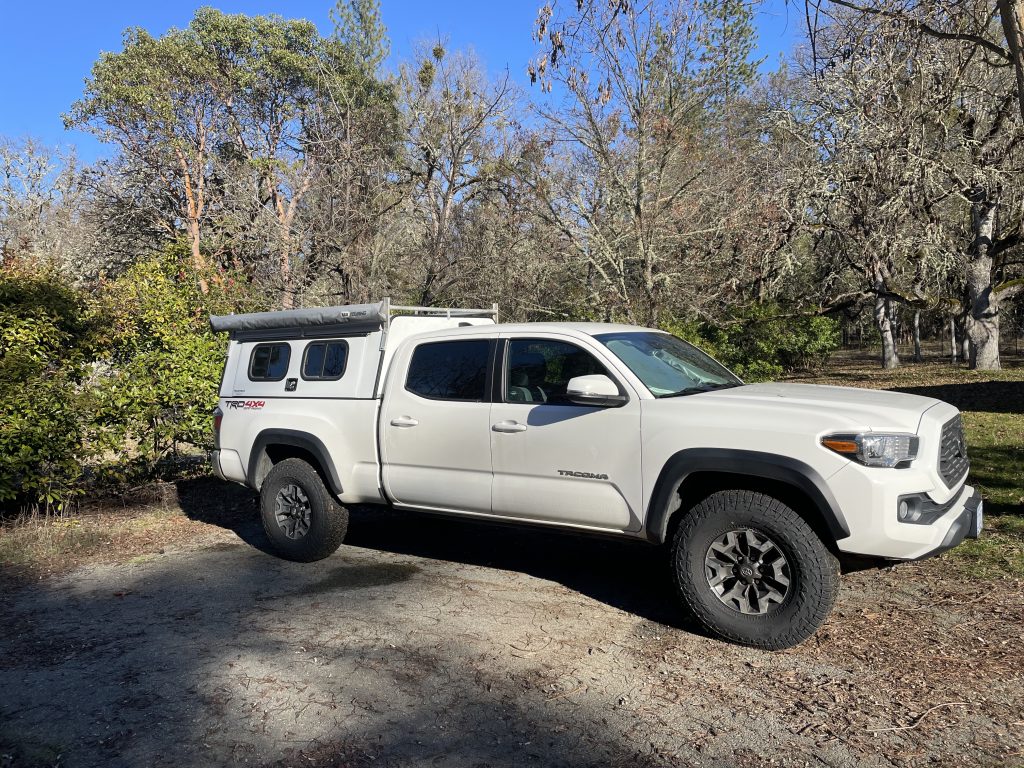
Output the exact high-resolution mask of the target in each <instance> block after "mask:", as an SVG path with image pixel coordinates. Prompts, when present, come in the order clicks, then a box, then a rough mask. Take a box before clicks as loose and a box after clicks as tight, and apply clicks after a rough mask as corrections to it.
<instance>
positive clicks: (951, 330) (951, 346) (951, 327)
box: [949, 315, 957, 365]
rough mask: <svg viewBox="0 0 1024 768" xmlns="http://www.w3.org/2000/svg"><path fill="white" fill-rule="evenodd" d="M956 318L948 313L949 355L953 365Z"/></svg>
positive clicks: (954, 360)
mask: <svg viewBox="0 0 1024 768" xmlns="http://www.w3.org/2000/svg"><path fill="white" fill-rule="evenodd" d="M956 351H957V350H956V318H955V317H953V316H952V315H950V317H949V356H950V357H951V358H952V359H953V365H956Z"/></svg>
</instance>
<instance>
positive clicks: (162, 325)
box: [98, 244, 262, 467]
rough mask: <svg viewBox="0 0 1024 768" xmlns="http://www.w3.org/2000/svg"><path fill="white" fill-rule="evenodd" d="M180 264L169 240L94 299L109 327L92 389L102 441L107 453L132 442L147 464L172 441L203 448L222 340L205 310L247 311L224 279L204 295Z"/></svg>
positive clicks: (181, 250)
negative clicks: (104, 368)
mask: <svg viewBox="0 0 1024 768" xmlns="http://www.w3.org/2000/svg"><path fill="white" fill-rule="evenodd" d="M188 264H189V262H188V260H187V257H186V255H185V246H184V245H182V244H177V245H175V246H172V247H171V248H169V249H168V251H167V253H166V254H164V255H163V256H162V257H161V258H159V259H157V260H154V261H148V262H141V263H139V264H136V265H135V266H133V267H132V268H131V269H129V270H128V271H127V272H126V273H125V274H124V275H123V276H122V277H120V278H119V279H117V280H115V281H113V282H112V283H110V284H108V285H106V286H105V287H104V290H103V292H102V294H101V297H100V304H101V311H102V312H103V314H104V316H105V318H106V320H107V322H108V323H109V324H110V329H111V339H110V345H109V348H108V351H107V360H106V361H107V363H108V365H109V374H108V375H107V377H106V378H105V379H104V380H103V382H102V383H101V384H100V386H99V389H98V399H99V415H98V420H99V425H100V426H101V427H102V436H103V441H104V444H105V445H106V446H108V447H109V448H110V449H111V450H114V451H117V450H123V448H124V446H134V453H135V455H136V456H137V457H138V458H139V459H141V460H142V461H144V462H145V464H146V465H147V466H149V467H152V465H153V464H154V463H155V462H156V461H158V460H159V459H160V458H162V457H163V456H165V455H166V454H167V453H168V452H170V451H174V450H176V449H177V446H178V444H179V443H188V444H191V445H194V446H199V447H204V448H205V447H210V446H211V442H212V435H211V432H210V421H211V420H210V414H211V412H212V411H213V408H214V406H215V405H216V402H217V387H218V385H219V383H220V378H221V371H222V368H223V363H224V339H223V338H220V337H217V336H215V335H214V334H213V333H212V332H211V331H210V328H209V315H210V314H211V313H217V312H230V311H236V310H239V309H241V310H243V311H244V310H246V309H252V308H254V307H252V306H251V305H248V304H247V303H246V301H245V298H244V294H243V293H242V292H241V291H240V290H239V288H238V284H237V283H235V282H234V281H233V280H231V279H230V277H227V278H226V279H221V280H218V281H216V283H215V284H214V287H213V288H212V289H211V291H210V293H209V294H208V295H205V296H204V295H203V294H202V293H200V291H199V289H198V288H197V287H196V286H197V285H198V280H197V279H196V278H197V276H196V275H195V274H194V273H193V270H192V267H191V266H185V265H188ZM260 308H262V307H260Z"/></svg>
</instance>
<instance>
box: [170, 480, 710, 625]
mask: <svg viewBox="0 0 1024 768" xmlns="http://www.w3.org/2000/svg"><path fill="white" fill-rule="evenodd" d="M177 489H178V503H179V505H180V506H181V509H182V510H183V511H184V513H185V515H186V516H188V517H189V518H191V519H193V520H198V521H200V522H204V523H207V524H209V525H216V526H219V527H221V528H226V529H228V530H231V531H232V532H234V533H235V535H236V536H238V538H239V539H241V540H242V541H243V542H244V543H246V544H248V545H249V546H251V547H253V548H255V549H257V550H260V551H261V552H265V553H268V554H273V550H272V549H271V547H270V542H269V541H268V540H267V537H266V535H265V534H264V532H263V528H262V525H261V523H260V520H259V517H258V509H257V497H256V495H255V494H254V493H252V492H251V491H249V490H248V489H246V488H242V487H241V486H236V485H233V484H230V483H224V482H221V481H219V480H217V479H216V478H212V477H203V478H196V479H189V480H181V481H179V482H178V483H177ZM345 547H359V548H361V549H371V550H378V551H381V552H390V553H393V554H402V555H409V556H413V557H422V558H429V559H432V560H443V561H447V562H453V563H463V564H466V565H475V566H483V567H487V568H497V569H500V570H504V571H516V572H519V573H523V574H526V575H529V576H533V577H536V578H539V579H544V580H547V581H551V582H555V583H558V584H561V585H563V586H564V587H566V588H568V589H571V590H574V591H576V592H579V593H580V594H583V595H586V596H588V597H590V598H593V599H594V600H599V601H601V602H603V603H606V604H608V605H611V606H613V607H615V608H618V609H620V610H623V611H627V612H629V613H632V614H635V615H637V616H640V617H642V618H645V619H648V620H650V621H656V622H658V623H660V624H665V625H669V626H673V627H678V628H681V629H685V630H687V631H690V632H696V633H698V634H703V633H702V632H701V631H700V630H699V628H697V627H696V626H695V625H693V624H692V623H691V622H690V621H689V620H688V619H687V617H686V615H685V614H684V612H683V611H682V610H681V608H680V607H679V605H678V602H677V600H676V596H675V593H674V590H673V587H672V579H671V573H670V570H669V563H668V552H667V550H666V549H665V548H664V547H654V546H651V545H648V544H642V543H639V542H632V541H619V540H616V539H612V538H603V537H598V536H593V535H578V534H574V533H567V532H562V531H559V530H555V529H550V528H533V527H526V526H514V525H502V524H498V523H492V522H480V521H475V520H462V519H455V518H449V517H442V516H437V515H427V514H420V513H414V512H401V511H396V510H391V509H387V508H384V507H369V506H367V507H354V508H352V509H351V510H350V518H349V529H348V534H347V536H346V538H345V543H344V544H343V545H342V552H343V551H344V548H345Z"/></svg>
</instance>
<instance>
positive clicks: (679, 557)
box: [671, 490, 839, 650]
mask: <svg viewBox="0 0 1024 768" xmlns="http://www.w3.org/2000/svg"><path fill="white" fill-rule="evenodd" d="M683 515H684V516H683V518H682V520H681V521H680V523H679V527H678V528H677V530H676V533H675V537H674V538H673V541H672V550H671V555H672V572H673V576H674V580H675V584H676V590H677V593H678V595H679V598H680V599H681V601H682V603H683V605H684V607H685V608H686V609H687V610H688V611H689V612H690V613H691V614H692V616H693V617H694V618H695V619H696V620H697V622H698V623H699V624H700V625H701V626H702V627H704V628H705V629H706V630H707V631H709V632H710V633H711V634H713V635H716V636H718V637H720V638H723V639H725V640H731V641H732V642H735V643H740V644H742V645H750V646H755V647H757V648H765V649H769V650H780V649H782V648H789V647H792V646H794V645H797V644H799V643H801V642H803V641H804V640H806V639H807V638H808V637H810V636H811V635H813V634H814V632H815V631H816V630H817V629H818V628H819V627H820V626H821V624H822V622H824V621H825V618H826V617H827V616H828V614H829V612H830V611H831V610H832V606H833V605H834V604H835V601H836V597H837V595H838V593H839V563H838V561H837V560H836V558H835V557H834V556H833V554H832V553H831V552H830V551H829V550H828V548H827V547H826V546H825V544H824V542H822V540H821V538H820V537H819V536H818V535H817V534H816V533H815V532H814V529H813V528H811V526H810V525H808V523H807V521H806V520H804V519H803V518H802V517H801V516H800V515H799V514H798V513H797V512H795V511H794V510H793V509H791V508H790V507H788V506H787V505H786V504H784V503H783V502H781V501H779V500H778V499H775V498H773V497H771V496H767V495H765V494H762V493H757V492H755V491H749V490H727V491H718V492H716V493H713V494H711V495H710V496H708V497H707V498H705V499H704V500H702V501H700V502H698V503H697V504H696V505H695V506H694V507H693V508H692V509H690V510H689V511H686V512H684V513H683ZM737 531H739V532H742V533H738V534H733V538H732V539H730V538H729V535H730V532H737ZM747 532H749V533H747ZM737 537H739V538H740V539H741V540H742V541H743V545H742V548H745V549H748V550H749V549H751V547H750V546H749V542H751V541H753V542H758V541H762V542H763V541H770V542H771V544H773V545H774V547H775V550H773V552H774V559H776V561H778V557H777V556H778V553H781V555H782V556H783V557H784V558H785V573H786V574H787V575H788V579H787V580H788V585H785V587H783V586H779V585H780V584H782V582H781V581H779V582H776V583H773V584H771V585H769V586H771V587H772V588H773V589H775V590H776V593H777V596H776V597H773V598H772V599H773V600H774V599H778V596H781V600H780V601H779V602H769V601H768V600H765V601H764V602H765V603H767V604H768V605H769V607H767V608H766V609H761V608H760V607H759V603H760V601H759V600H758V599H757V597H756V595H757V592H756V591H755V592H754V593H753V594H754V595H755V597H754V598H753V599H751V600H749V601H746V600H745V599H744V600H736V599H735V598H734V599H733V600H732V601H730V602H729V604H727V603H726V602H725V598H726V597H728V595H726V596H724V597H720V596H719V595H718V594H716V591H715V589H716V588H715V587H714V586H712V581H716V580H717V578H719V577H720V575H721V573H722V572H723V569H722V568H721V566H720V565H719V563H721V562H727V563H728V562H730V560H729V558H728V557H726V556H725V555H721V556H720V555H719V549H723V542H724V543H725V545H726V546H725V547H724V548H726V549H727V544H728V542H730V541H736V540H737ZM713 544H714V545H715V547H716V549H715V550H714V552H713V553H712V549H711V547H712V545H713ZM758 551H760V550H755V555H754V557H757V554H756V553H757V552H758ZM709 553H711V554H709ZM707 557H712V558H713V559H714V562H712V563H711V565H709V564H708V562H707V560H706V558H707ZM740 559H741V561H742V563H743V564H746V563H751V562H753V563H755V565H754V568H755V573H761V572H762V569H764V571H765V572H768V571H769V570H770V569H769V568H768V566H761V565H756V563H757V561H756V560H753V561H751V560H748V559H747V558H746V557H743V558H740ZM747 567H748V566H746V565H744V568H745V569H746V568H747ZM735 572H736V573H739V566H737V568H736V569H735ZM745 575H749V571H745ZM732 583H733V584H736V583H739V588H740V590H743V589H745V588H746V582H740V581H739V579H737V580H736V581H734V582H732ZM728 584H729V582H725V583H723V585H722V586H720V587H718V588H719V589H722V590H723V591H727V592H729V591H731V590H726V586H728ZM741 603H742V605H743V607H742V608H741V607H739V606H740V604H741ZM752 606H753V608H752ZM745 609H746V610H751V609H753V611H754V612H750V613H744V612H742V611H743V610H745ZM757 611H762V612H757Z"/></svg>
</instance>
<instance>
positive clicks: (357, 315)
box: [210, 297, 498, 339]
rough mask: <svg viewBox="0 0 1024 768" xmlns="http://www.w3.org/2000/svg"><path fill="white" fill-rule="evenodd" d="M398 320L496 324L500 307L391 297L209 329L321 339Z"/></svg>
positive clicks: (236, 318)
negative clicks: (411, 302)
mask: <svg viewBox="0 0 1024 768" xmlns="http://www.w3.org/2000/svg"><path fill="white" fill-rule="evenodd" d="M397 316H414V317H448V318H452V317H490V318H491V319H493V320H494V322H495V323H497V322H498V305H497V304H492V305H491V308H490V309H460V308H449V307H412V306H404V305H399V304H392V303H391V299H390V297H388V298H385V299H384V300H383V301H380V302H377V303H376V304H348V305H345V306H339V307H313V308H309V309H286V310H279V311H276V312H253V313H249V314H242V315H211V316H210V328H211V329H213V331H214V332H215V333H230V334H231V338H233V339H234V338H240V337H248V338H255V337H256V336H261V337H262V336H280V335H282V332H285V331H296V330H298V331H299V335H301V336H318V335H323V334H324V333H327V332H333V331H336V330H344V331H352V330H355V329H356V328H360V329H374V330H376V329H378V328H383V329H384V331H385V333H386V332H387V330H388V327H389V326H390V325H391V320H392V318H394V317H397ZM274 332H276V333H274Z"/></svg>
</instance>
